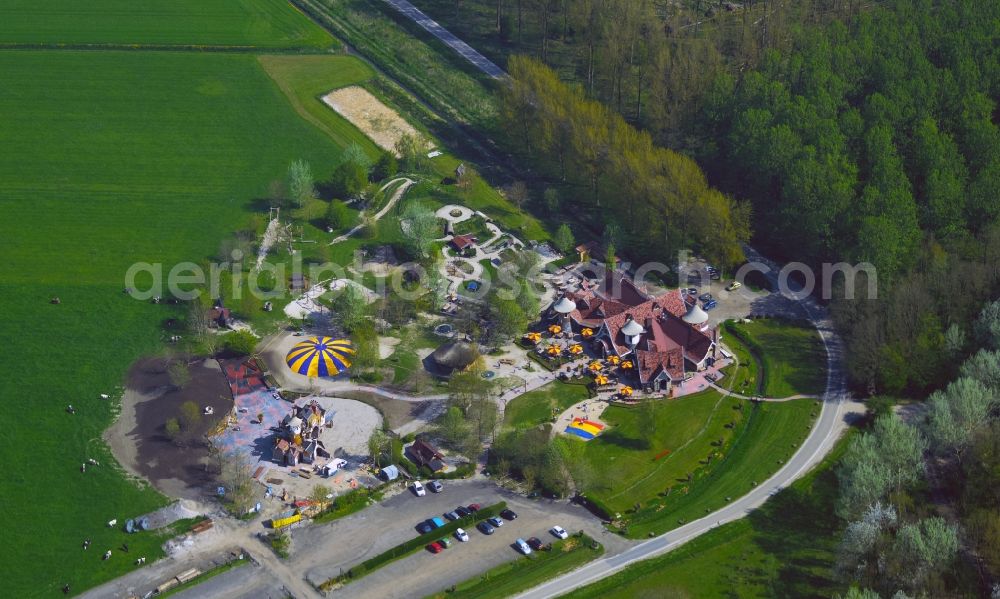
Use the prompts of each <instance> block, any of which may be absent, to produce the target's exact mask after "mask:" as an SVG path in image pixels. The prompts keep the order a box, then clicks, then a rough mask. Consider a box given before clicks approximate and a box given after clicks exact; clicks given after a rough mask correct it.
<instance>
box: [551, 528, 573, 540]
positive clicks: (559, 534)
mask: <svg viewBox="0 0 1000 599" xmlns="http://www.w3.org/2000/svg"><path fill="white" fill-rule="evenodd" d="M549 532H551V533H552V534H554V535H555V536H557V537H559V538H560V539H565V538H566V537H568V536H569V533H568V532H566V529H565V528H563V527H562V526H553V527H552V528H550V529H549Z"/></svg>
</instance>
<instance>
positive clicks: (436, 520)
mask: <svg viewBox="0 0 1000 599" xmlns="http://www.w3.org/2000/svg"><path fill="white" fill-rule="evenodd" d="M430 523H431V524H433V525H434V528H441V527H442V526H444V520H442V519H441V518H438V517H437V516H434V517H433V518H431V519H430Z"/></svg>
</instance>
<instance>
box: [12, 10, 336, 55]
mask: <svg viewBox="0 0 1000 599" xmlns="http://www.w3.org/2000/svg"><path fill="white" fill-rule="evenodd" d="M83 7H86V9H85V10H84V9H83ZM4 44H6V45H90V44H97V45H102V44H111V45H146V46H181V45H183V46H241V47H254V48H308V49H323V48H329V47H331V46H335V45H339V44H338V43H337V42H336V41H335V40H334V39H333V37H332V36H331V35H330V34H329V33H328V32H327V31H325V30H324V29H323V28H321V27H319V26H318V25H316V24H315V23H313V22H312V21H310V20H309V19H306V18H304V17H303V15H302V13H300V12H299V11H298V9H296V8H295V7H294V6H292V5H291V3H289V2H288V1H287V0H170V1H169V2H165V1H163V0H88V1H87V2H85V3H82V2H79V1H78V0H6V1H5V2H3V3H2V4H0V45H4Z"/></svg>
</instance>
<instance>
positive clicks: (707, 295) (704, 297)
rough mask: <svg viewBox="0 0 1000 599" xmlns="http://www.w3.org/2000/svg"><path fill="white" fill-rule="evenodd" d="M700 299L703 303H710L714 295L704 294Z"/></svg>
mask: <svg viewBox="0 0 1000 599" xmlns="http://www.w3.org/2000/svg"><path fill="white" fill-rule="evenodd" d="M698 299H700V300H701V301H703V302H710V301H712V294H711V293H702V294H701V295H699V296H698Z"/></svg>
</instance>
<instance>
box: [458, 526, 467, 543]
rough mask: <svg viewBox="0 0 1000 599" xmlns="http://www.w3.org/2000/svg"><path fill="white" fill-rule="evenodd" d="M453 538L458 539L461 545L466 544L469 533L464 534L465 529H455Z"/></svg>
mask: <svg viewBox="0 0 1000 599" xmlns="http://www.w3.org/2000/svg"><path fill="white" fill-rule="evenodd" d="M455 538H456V539H458V540H459V541H462V542H463V543H467V542H468V541H469V533H467V532H465V529H462V528H456V529H455Z"/></svg>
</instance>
